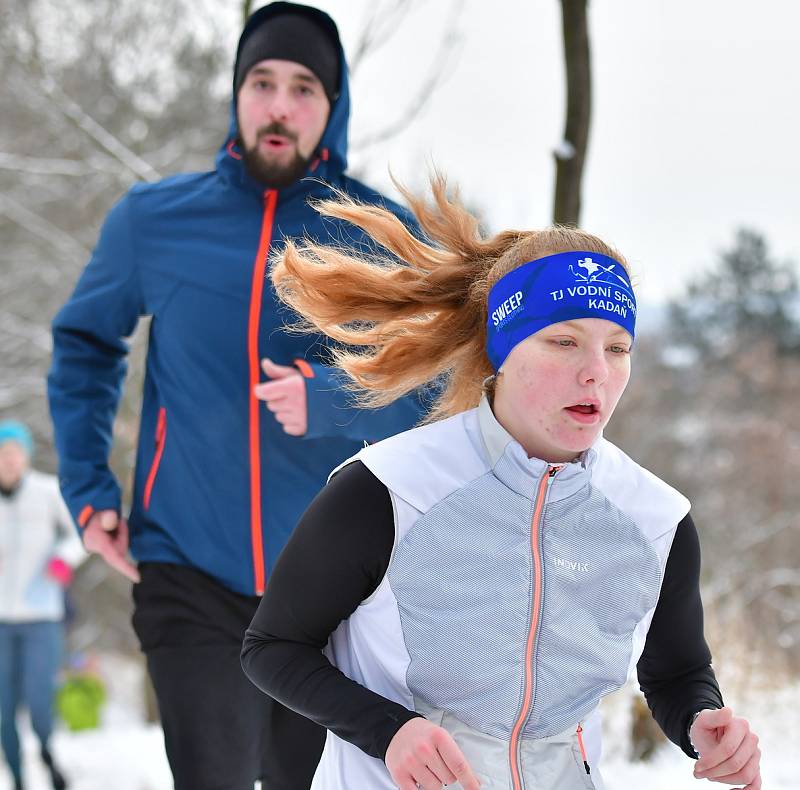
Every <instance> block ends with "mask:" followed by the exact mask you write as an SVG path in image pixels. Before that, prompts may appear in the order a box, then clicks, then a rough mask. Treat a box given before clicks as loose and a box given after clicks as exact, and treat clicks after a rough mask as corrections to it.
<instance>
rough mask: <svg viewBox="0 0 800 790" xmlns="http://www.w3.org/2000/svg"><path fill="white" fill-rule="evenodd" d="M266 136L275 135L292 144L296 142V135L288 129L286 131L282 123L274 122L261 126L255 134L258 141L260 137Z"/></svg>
mask: <svg viewBox="0 0 800 790" xmlns="http://www.w3.org/2000/svg"><path fill="white" fill-rule="evenodd" d="M268 134H277V135H280V136H281V137H286V138H288V139H289V140H291V141H292V142H293V143H296V142H297V135H296V134H295V133H294V132H293V131H291V130H290V129H287V128H286V127H285V126H284V125H283V124H282V123H279V122H278V121H274V122H273V123H271V124H270V125H269V126H262V127H261V128H259V130H258V132H257V133H256V135H257V137H258V139H259V140H260V139H261V138H262V137H266V136H267V135H268Z"/></svg>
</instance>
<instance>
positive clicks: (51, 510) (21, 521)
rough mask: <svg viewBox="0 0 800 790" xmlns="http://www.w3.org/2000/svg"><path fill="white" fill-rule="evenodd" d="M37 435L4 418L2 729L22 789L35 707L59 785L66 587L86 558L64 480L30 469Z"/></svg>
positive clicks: (0, 486)
mask: <svg viewBox="0 0 800 790" xmlns="http://www.w3.org/2000/svg"><path fill="white" fill-rule="evenodd" d="M32 451H33V441H32V438H31V434H30V431H29V430H28V428H27V427H26V426H25V425H23V424H22V423H19V422H13V421H5V422H0V735H1V736H2V745H3V754H4V755H5V759H6V762H7V763H8V767H9V769H10V770H11V774H12V776H13V778H14V785H15V790H22V788H24V787H25V784H24V780H23V775H22V763H21V758H20V745H19V735H18V733H17V727H16V715H17V712H18V710H19V708H20V707H22V706H23V705H24V706H25V707H27V708H28V711H29V712H30V717H31V725H32V726H33V729H34V732H35V733H36V735H37V737H38V738H39V742H40V744H41V755H42V760H43V761H44V763H45V765H46V766H47V768H48V771H49V772H50V777H51V780H52V784H53V787H54V788H56V790H59V789H60V788H64V787H66V786H67V785H66V781H65V779H64V776H63V774H62V773H61V771H60V770H59V768H58V767H57V766H56V764H55V762H54V759H53V755H52V753H51V751H50V743H49V741H50V735H51V733H52V730H53V695H54V692H55V684H56V676H57V673H58V669H59V666H60V664H61V657H62V652H63V647H62V644H63V620H64V588H65V587H66V586H67V585H68V584H69V582H70V580H71V579H72V569H73V567H74V566H75V565H77V564H78V563H79V562H81V561H82V560H83V558H84V557H85V556H86V555H85V552H84V550H83V546H82V545H81V541H80V538H79V537H78V533H77V531H76V529H75V526H74V524H73V522H72V518H71V517H70V515H69V512H68V511H67V508H66V506H65V505H64V502H63V500H62V499H61V494H60V493H59V489H58V480H57V479H56V478H55V477H53V476H52V475H45V474H42V473H40V472H36V471H34V470H32V469H30V468H29V467H30V459H31V454H32Z"/></svg>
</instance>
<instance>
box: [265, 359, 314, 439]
mask: <svg viewBox="0 0 800 790" xmlns="http://www.w3.org/2000/svg"><path fill="white" fill-rule="evenodd" d="M261 368H262V370H263V371H264V373H265V374H266V375H267V376H268V377H269V378H270V379H272V381H267V382H264V383H263V384H256V386H255V387H254V388H253V392H254V393H255V396H256V397H257V398H258V399H259V400H263V401H264V402H265V403H266V404H267V408H268V409H269V410H270V411H271V412H272V413H273V414H274V415H275V419H276V420H277V421H278V422H279V423H280V424H281V425H282V426H283V430H284V431H285V432H286V433H288V434H289V436H302V435H303V434H304V433H305V432H306V431H307V430H308V406H307V403H306V383H305V381H304V379H303V377H302V375H300V371H299V370H297V369H296V368H293V367H289V366H287V365H276V364H275V363H274V362H273V361H272V360H270V359H262V360H261Z"/></svg>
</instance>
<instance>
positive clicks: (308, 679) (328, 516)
mask: <svg viewBox="0 0 800 790" xmlns="http://www.w3.org/2000/svg"><path fill="white" fill-rule="evenodd" d="M394 536H395V527H394V515H393V512H392V505H391V500H390V497H389V492H388V490H387V489H386V487H385V486H384V485H383V484H382V483H381V482H380V481H379V480H378V479H377V478H376V477H375V476H374V475H373V474H372V473H371V472H370V471H369V470H368V469H367V468H366V466H364V465H363V464H362V463H361V462H356V463H352V464H349V465H348V466H346V467H345V468H344V469H343V470H342V471H340V472H339V473H338V474H337V475H336V476H335V477H334V478H333V480H332V481H331V482H330V483H329V484H328V485H327V486H326V487H325V488H324V489H323V490H322V491H321V492H320V494H319V495H318V496H317V497H316V498H315V499H314V501H313V502H312V503H311V505H310V506H309V508H308V510H307V511H306V512H305V514H304V516H303V518H302V520H301V521H300V523H299V524H298V526H297V528H296V529H295V531H294V533H293V535H292V537H291V538H290V540H289V542H288V543H287V544H286V547H285V549H284V550H283V552H282V554H281V556H280V557H279V559H278V561H277V563H276V565H275V568H274V571H273V574H272V577H271V578H270V580H269V584H268V585H267V589H266V593H265V595H264V598H263V600H262V601H261V604H260V606H259V608H258V610H257V612H256V615H255V617H254V618H253V622H252V623H251V625H250V628H249V629H248V630H247V633H246V635H245V640H244V647H243V650H242V666H243V667H244V670H245V672H246V673H247V675H248V677H249V678H250V679H251V680H252V681H253V683H255V684H256V685H257V686H258V687H259V688H260V689H261V690H262V691H264V692H266V693H267V694H269V695H270V696H272V697H274V698H275V699H277V700H278V701H279V702H281V703H283V704H284V705H286V706H287V707H289V708H292V709H293V710H295V711H297V712H298V713H300V714H302V715H304V716H307V717H308V718H310V719H312V720H314V721H316V722H317V723H319V724H321V725H322V726H324V727H326V728H328V729H329V730H331V731H332V732H333V733H335V734H336V735H338V736H339V737H340V738H342V739H344V740H346V741H349V742H350V743H353V744H355V745H356V746H358V747H359V748H361V749H362V750H363V751H365V752H366V753H367V754H369V755H371V756H373V757H377V758H379V759H383V758H384V756H385V754H386V749H387V748H388V746H389V742H390V741H391V740H392V738H393V737H394V735H395V733H396V732H397V730H399V729H400V727H402V725H403V724H405V723H406V722H407V721H409V720H410V719H412V718H414V717H415V716H417V715H419V714H417V713H415V712H414V711H410V710H408V709H406V708H405V707H403V706H402V705H400V704H398V703H396V702H393V701H391V700H388V699H386V698H385V697H383V696H381V695H379V694H377V693H375V692H373V691H370V690H369V689H367V688H365V687H364V686H362V685H360V684H359V683H356V682H355V681H353V680H350V679H349V678H348V677H346V676H345V675H344V674H343V673H342V672H340V671H339V670H338V669H337V668H336V667H334V666H333V665H332V664H331V663H330V662H329V661H328V659H327V658H326V657H325V656H324V655H323V653H322V649H323V648H324V647H325V645H326V644H327V642H328V637H329V636H330V634H331V633H332V632H333V631H334V630H335V629H336V628H337V626H338V625H339V623H340V622H341V621H342V620H345V619H346V618H348V617H349V616H350V615H351V614H352V613H353V612H354V611H355V609H356V608H357V607H358V605H359V604H360V603H361V602H362V601H363V600H364V599H366V598H368V597H369V596H370V595H371V594H372V593H373V592H374V591H375V590H376V589H377V587H378V585H379V584H380V583H381V581H382V579H383V577H384V575H385V574H386V571H387V569H388V566H389V560H390V558H391V553H392V548H393V544H394ZM699 579H700V543H699V540H698V537H697V530H696V529H695V526H694V522H693V521H692V518H691V516H689V515H687V516H686V517H685V518H684V519H683V520H682V521H681V522H680V524H679V525H678V527H677V531H676V533H675V538H674V541H673V544H672V549H671V551H670V554H669V558H668V561H667V566H666V570H665V576H664V582H663V585H662V588H661V595H660V597H659V601H658V605H657V607H656V611H655V614H654V616H653V621H652V624H651V626H650V630H649V632H648V635H647V641H646V643H645V647H644V652H643V653H642V656H641V658H640V660H639V663H638V666H637V669H638V676H639V683H640V685H641V688H642V691H643V692H644V694H645V697H646V699H647V702H648V705H649V706H650V709H651V710H652V712H653V716H654V717H655V719H656V721H657V722H658V724H659V725H660V727H661V729H662V730H663V731H664V733H665V734H666V735H667V737H668V738H669V739H670V740H671V741H673V742H674V743H676V744H677V745H678V746H680V747H681V748H682V749H683V750H684V751H685V752H686V754H688V755H689V756H691V757H695V756H696V755H695V752H694V750H693V749H692V746H691V744H690V743H689V740H688V735H687V725H688V723H689V720H690V718H691V716H692V715H693V714H694V713H695V712H697V711H699V710H703V709H704V708H720V707H722V705H723V702H722V696H721V694H720V691H719V686H718V685H717V681H716V678H715V677H714V672H713V670H712V669H711V653H710V651H709V649H708V645H707V644H706V641H705V638H704V636H703V607H702V602H701V600H700V588H699Z"/></svg>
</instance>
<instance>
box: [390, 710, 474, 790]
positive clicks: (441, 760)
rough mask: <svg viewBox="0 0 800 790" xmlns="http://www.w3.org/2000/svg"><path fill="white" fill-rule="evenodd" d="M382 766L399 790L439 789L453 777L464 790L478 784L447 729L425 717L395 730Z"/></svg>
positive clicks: (452, 781) (449, 783)
mask: <svg viewBox="0 0 800 790" xmlns="http://www.w3.org/2000/svg"><path fill="white" fill-rule="evenodd" d="M386 767H387V768H388V769H389V773H390V774H391V777H392V779H393V780H394V783H395V784H396V785H397V787H398V788H399V789H400V790H415V788H418V787H419V788H422V789H423V790H441V788H442V786H443V785H451V784H453V783H454V782H456V781H459V782H461V786H462V787H463V788H464V790H478V788H479V787H480V782H478V780H477V778H476V777H475V774H474V773H472V768H470V766H469V763H468V762H467V758H466V757H464V755H463V753H462V752H461V749H459V748H458V746H457V745H456V742H455V741H454V740H453V738H452V736H451V735H450V733H449V732H447V730H445V729H444V728H442V727H437V726H436V725H435V724H433V723H431V722H429V721H428V720H427V719H422V718H416V719H411V721H407V722H406V723H405V724H404V725H403V726H402V727H401V728H400V729H399V730H398V731H397V732H396V733H395V735H394V738H392V740H391V743H389V748H388V749H387V750H386Z"/></svg>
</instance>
